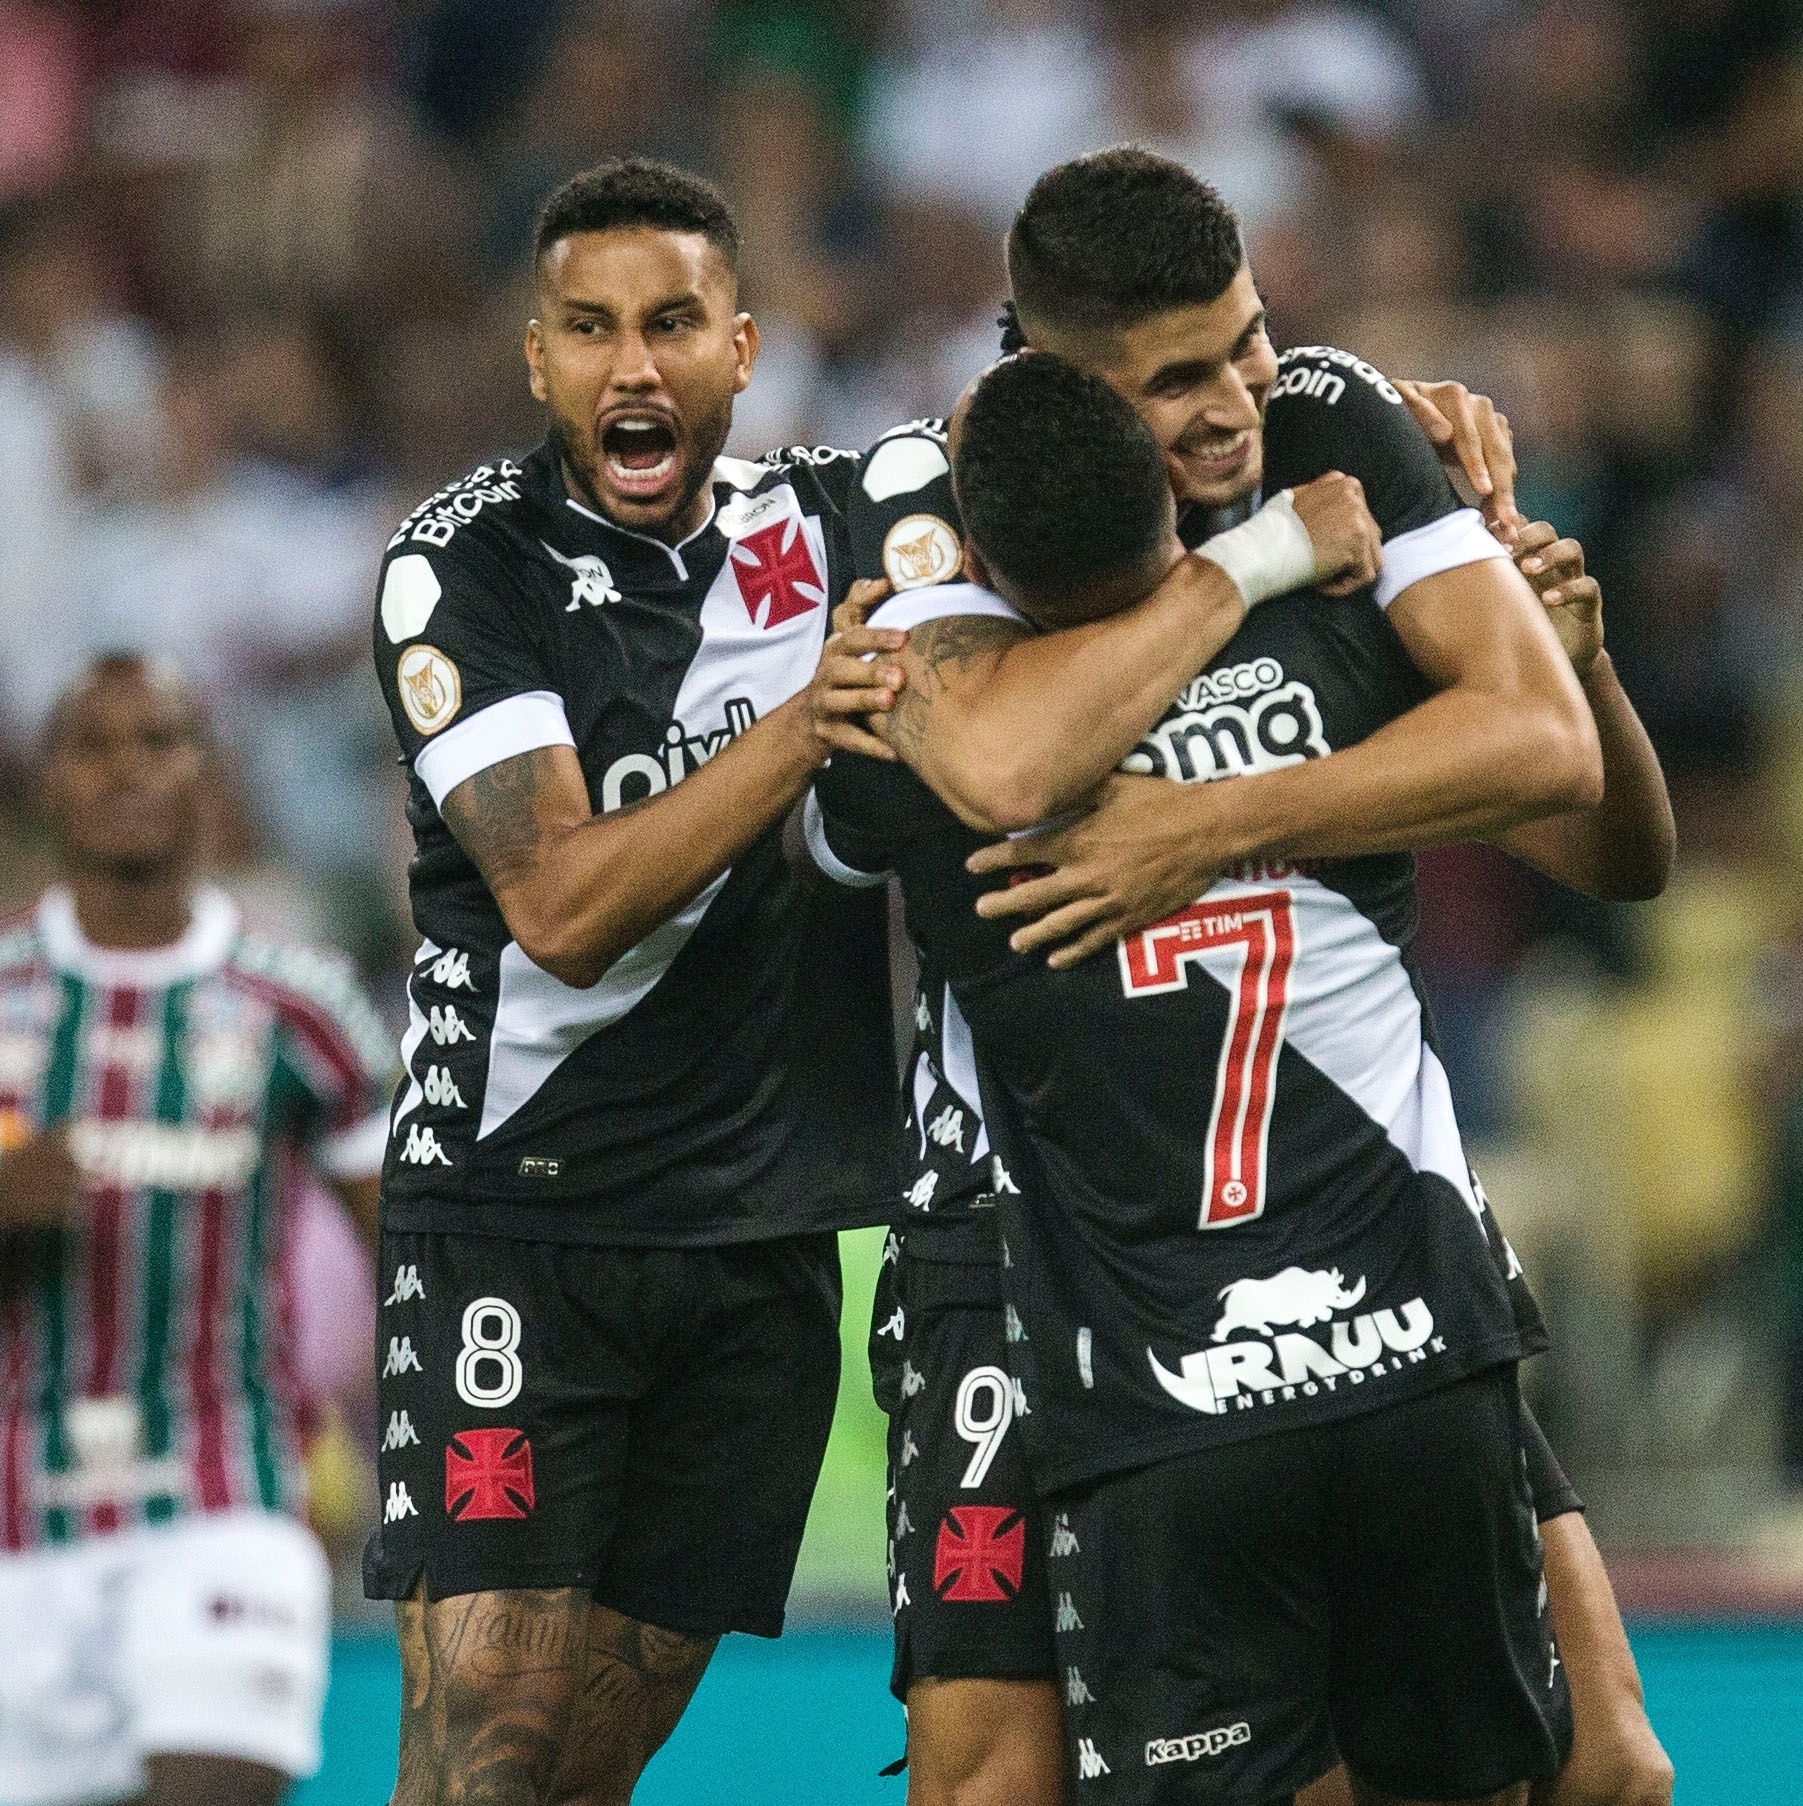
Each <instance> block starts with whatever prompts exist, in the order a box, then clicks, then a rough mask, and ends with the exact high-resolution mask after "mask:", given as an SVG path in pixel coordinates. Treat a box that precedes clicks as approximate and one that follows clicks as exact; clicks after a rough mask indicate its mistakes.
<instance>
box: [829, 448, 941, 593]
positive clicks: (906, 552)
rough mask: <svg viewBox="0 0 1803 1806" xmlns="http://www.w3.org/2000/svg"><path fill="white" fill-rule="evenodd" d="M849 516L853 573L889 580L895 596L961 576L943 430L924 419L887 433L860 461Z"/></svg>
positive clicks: (850, 501)
mask: <svg viewBox="0 0 1803 1806" xmlns="http://www.w3.org/2000/svg"><path fill="white" fill-rule="evenodd" d="M846 517H847V521H848V523H849V525H850V528H851V550H852V568H853V571H854V574H855V575H857V576H859V577H887V578H888V579H889V582H890V585H891V587H892V588H893V589H894V590H895V591H896V593H897V594H898V595H899V594H901V593H903V592H905V591H907V590H912V589H925V588H928V587H930V586H931V585H933V584H936V583H951V582H954V581H955V580H956V579H957V578H958V577H960V576H961V575H962V574H963V571H964V535H963V525H962V522H961V521H960V519H959V516H958V504H957V502H956V501H955V500H954V499H953V497H952V466H951V459H950V457H949V455H948V453H947V451H946V443H945V429H944V427H943V426H942V425H941V424H940V423H939V422H938V421H937V420H923V421H916V422H915V423H914V424H913V425H911V426H904V427H897V428H895V429H894V431H892V432H888V433H885V434H884V435H883V437H882V438H881V439H879V440H878V441H877V442H876V444H875V445H873V446H872V447H871V448H870V450H869V451H868V452H866V453H865V454H864V456H863V458H862V459H861V460H860V461H859V468H858V480H857V482H856V483H855V484H854V485H853V487H852V491H851V496H850V500H849V501H848V502H847V504H846Z"/></svg>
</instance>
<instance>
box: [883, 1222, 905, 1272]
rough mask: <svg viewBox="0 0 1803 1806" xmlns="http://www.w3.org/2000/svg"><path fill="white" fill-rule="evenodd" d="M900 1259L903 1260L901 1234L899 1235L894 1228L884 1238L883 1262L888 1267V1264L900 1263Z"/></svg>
mask: <svg viewBox="0 0 1803 1806" xmlns="http://www.w3.org/2000/svg"><path fill="white" fill-rule="evenodd" d="M900 1261H901V1237H900V1236H899V1235H897V1234H896V1233H895V1231H894V1230H893V1229H891V1230H890V1231H889V1233H888V1235H887V1236H886V1237H885V1238H884V1240H883V1259H882V1263H881V1264H882V1265H883V1266H885V1267H887V1266H891V1265H896V1264H899V1263H900Z"/></svg>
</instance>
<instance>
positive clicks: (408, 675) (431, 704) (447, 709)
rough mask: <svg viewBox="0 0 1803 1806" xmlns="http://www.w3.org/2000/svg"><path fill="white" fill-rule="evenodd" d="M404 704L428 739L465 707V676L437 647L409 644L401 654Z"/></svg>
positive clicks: (402, 703) (403, 706)
mask: <svg viewBox="0 0 1803 1806" xmlns="http://www.w3.org/2000/svg"><path fill="white" fill-rule="evenodd" d="M399 681H400V692H401V707H402V708H404V709H405V710H406V711H407V719H408V720H409V721H411V722H412V723H413V725H414V726H415V727H416V728H418V729H419V731H420V732H421V733H422V734H424V735H425V736H426V737H427V738H428V739H430V738H431V737H432V735H434V734H435V733H437V732H438V730H439V729H440V728H442V727H448V726H449V725H450V722H451V718H452V716H454V715H455V714H456V713H457V711H458V710H459V709H460V708H462V707H463V678H462V676H461V675H460V674H459V673H458V670H457V667H456V666H455V665H454V664H452V663H451V661H450V660H449V659H448V658H446V657H445V655H444V654H443V653H442V652H440V651H439V650H438V648H437V647H436V646H409V647H408V648H407V650H406V651H405V652H403V653H402V654H401V663H400V671H399Z"/></svg>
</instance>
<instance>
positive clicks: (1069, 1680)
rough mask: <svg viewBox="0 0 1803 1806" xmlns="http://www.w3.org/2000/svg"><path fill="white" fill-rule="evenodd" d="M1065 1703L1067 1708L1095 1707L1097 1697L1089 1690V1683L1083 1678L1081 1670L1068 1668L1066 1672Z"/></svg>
mask: <svg viewBox="0 0 1803 1806" xmlns="http://www.w3.org/2000/svg"><path fill="white" fill-rule="evenodd" d="M1064 1703H1065V1704H1066V1705H1067V1706H1093V1705H1094V1704H1095V1703H1096V1696H1095V1695H1094V1694H1093V1693H1091V1692H1090V1690H1089V1682H1088V1681H1086V1680H1085V1679H1084V1678H1083V1671H1082V1670H1081V1669H1080V1668H1067V1669H1065V1671H1064Z"/></svg>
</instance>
